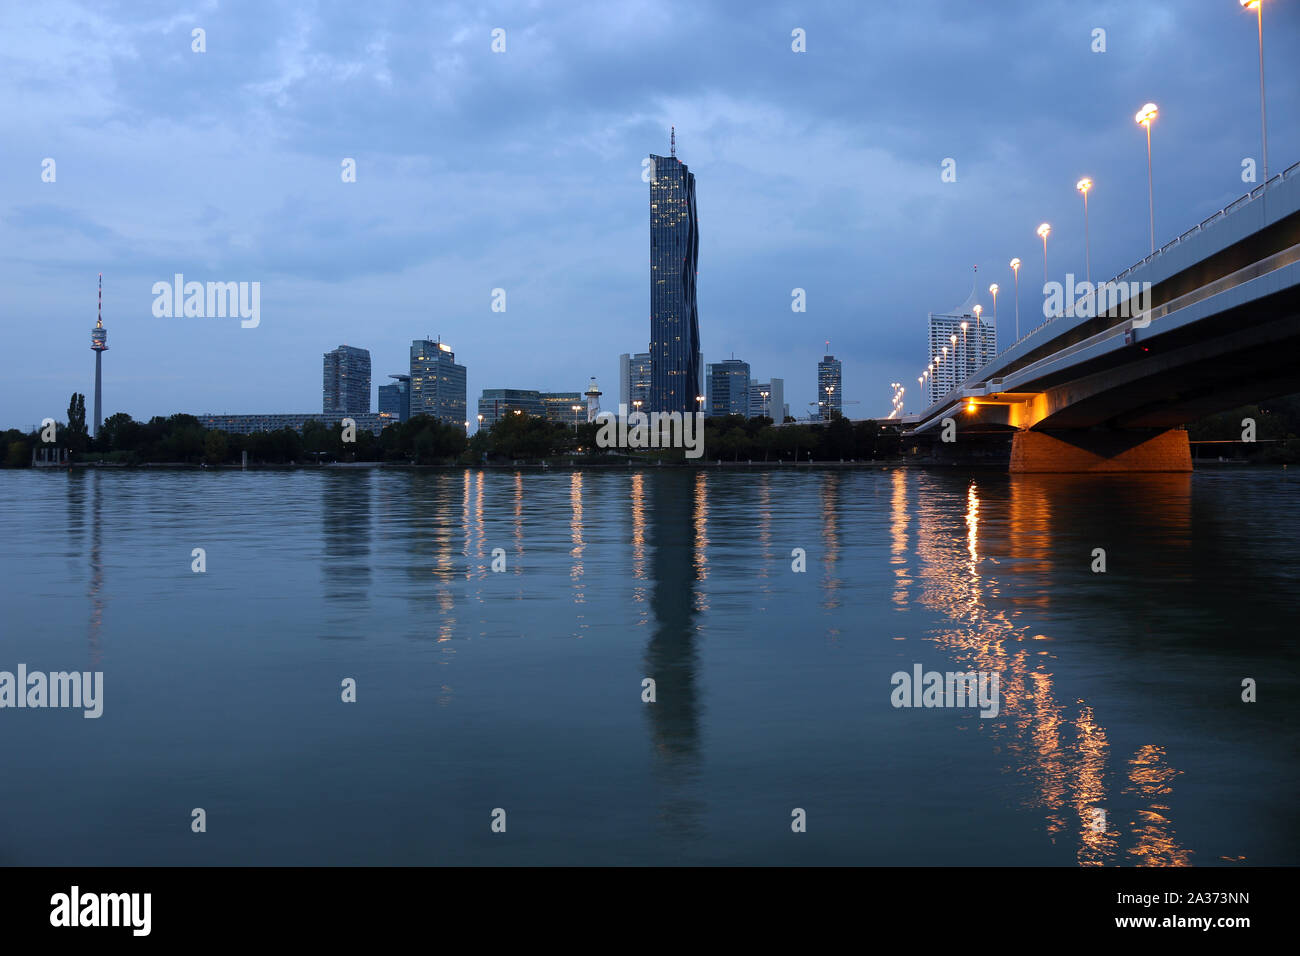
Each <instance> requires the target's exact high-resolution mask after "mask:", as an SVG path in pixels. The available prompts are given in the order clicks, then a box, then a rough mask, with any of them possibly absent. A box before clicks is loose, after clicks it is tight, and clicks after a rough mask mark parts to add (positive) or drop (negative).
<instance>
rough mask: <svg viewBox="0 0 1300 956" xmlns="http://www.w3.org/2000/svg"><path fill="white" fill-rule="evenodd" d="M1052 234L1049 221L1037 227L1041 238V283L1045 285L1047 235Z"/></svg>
mask: <svg viewBox="0 0 1300 956" xmlns="http://www.w3.org/2000/svg"><path fill="white" fill-rule="evenodd" d="M1051 234H1052V226H1051V224H1050V223H1046V222H1045V223H1043V224H1042V225H1041V226H1039V227H1038V235H1039V237H1040V238H1041V239H1042V240H1043V285H1047V237H1048V236H1050V235H1051Z"/></svg>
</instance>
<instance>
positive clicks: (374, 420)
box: [194, 412, 397, 435]
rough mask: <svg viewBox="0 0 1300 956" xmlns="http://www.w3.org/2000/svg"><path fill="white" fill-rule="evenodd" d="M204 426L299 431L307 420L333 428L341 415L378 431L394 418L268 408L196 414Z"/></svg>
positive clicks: (232, 432) (359, 426) (247, 431)
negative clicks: (244, 412)
mask: <svg viewBox="0 0 1300 956" xmlns="http://www.w3.org/2000/svg"><path fill="white" fill-rule="evenodd" d="M194 417H195V418H197V419H198V420H199V424H201V425H202V426H203V427H204V428H211V429H217V430H219V431H223V432H226V433H227V434H230V435H251V434H253V432H275V431H279V430H280V429H282V428H292V429H293V430H294V431H296V432H299V433H301V432H302V428H303V426H304V425H306V424H307V423H308V422H319V423H320V424H322V425H325V426H327V427H329V428H333V427H334V426H335V425H337V424H338V423H339V422H340V421H341V420H342V419H344V418H351V419H352V420H353V421H354V422H356V424H357V431H368V432H370V433H371V434H373V435H378V434H379V433H380V432H381V431H383V430H384V428H385V427H386V426H388V425H391V424H393V423H394V422H396V421H397V419H396V418H390V417H389V416H387V415H384V414H382V413H379V414H376V413H373V412H368V413H360V412H358V413H357V414H355V415H337V414H331V415H326V414H324V413H323V412H322V413H318V412H271V413H268V414H264V415H215V414H211V413H209V414H206V415H195V416H194Z"/></svg>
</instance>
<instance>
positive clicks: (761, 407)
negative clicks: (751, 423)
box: [749, 378, 785, 425]
mask: <svg viewBox="0 0 1300 956" xmlns="http://www.w3.org/2000/svg"><path fill="white" fill-rule="evenodd" d="M764 392H766V393H767V397H766V398H765V397H764V396H763V393H764ZM749 417H750V418H770V419H772V421H774V422H776V423H777V424H778V425H779V424H781V423H782V422H783V421H785V379H780V378H774V379H772V381H770V382H752V383H750V386H749Z"/></svg>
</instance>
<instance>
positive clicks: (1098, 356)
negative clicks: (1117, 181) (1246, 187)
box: [904, 163, 1300, 472]
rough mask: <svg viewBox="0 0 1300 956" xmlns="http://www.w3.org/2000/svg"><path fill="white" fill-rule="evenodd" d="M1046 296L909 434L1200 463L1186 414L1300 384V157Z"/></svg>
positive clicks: (1087, 459) (1119, 459)
mask: <svg viewBox="0 0 1300 956" xmlns="http://www.w3.org/2000/svg"><path fill="white" fill-rule="evenodd" d="M1045 298H1046V295H1045ZM1049 306H1050V307H1048V306H1045V308H1044V312H1045V313H1047V312H1050V313H1051V316H1050V317H1049V318H1047V319H1046V321H1044V322H1043V323H1042V324H1041V325H1039V326H1038V327H1037V328H1034V329H1032V330H1030V331H1029V332H1028V333H1026V334H1025V335H1024V336H1022V337H1021V339H1020V340H1019V341H1018V342H1016V343H1015V344H1013V345H1012V346H1010V347H1009V348H1007V349H1004V350H1003V351H1002V352H1001V353H999V354H998V355H997V356H996V357H995V358H993V359H992V360H991V361H989V362H988V363H987V364H986V365H985V366H984V367H983V368H980V369H978V370H977V371H976V372H974V373H973V374H972V375H971V376H970V377H969V378H967V379H966V380H965V381H963V382H961V383H960V384H959V385H958V386H957V387H955V388H954V389H952V391H950V392H949V393H948V394H946V395H944V396H943V397H942V398H940V399H939V400H938V401H937V402H935V403H934V404H933V405H931V406H930V407H929V408H927V409H925V410H924V411H923V412H921V413H920V414H919V415H917V416H916V418H915V422H914V424H912V425H911V427H910V429H906V430H905V431H904V434H905V435H911V436H915V437H917V438H921V437H922V436H926V437H929V438H939V439H940V440H944V441H953V440H955V441H957V442H960V441H961V437H962V436H963V435H965V436H967V437H971V436H975V435H983V436H985V437H991V436H992V435H994V434H997V433H1001V434H1003V435H1010V436H1011V442H1012V446H1011V470H1012V471H1017V472H1049V471H1056V472H1074V471H1190V470H1191V468H1192V464H1191V454H1190V450H1189V447H1188V441H1187V433H1186V431H1184V430H1182V429H1181V428H1180V427H1178V426H1182V425H1184V424H1186V423H1188V422H1190V421H1195V420H1197V419H1199V418H1202V417H1204V416H1206V415H1210V414H1214V413H1216V412H1221V411H1225V410H1227V409H1231V408H1235V407H1237V406H1239V405H1244V404H1249V403H1252V402H1258V401H1262V400H1264V399H1268V398H1273V397H1276V396H1278V395H1285V394H1290V393H1293V392H1298V391H1300V163H1296V164H1295V165H1293V166H1291V167H1290V168H1288V169H1287V170H1286V171H1285V172H1282V173H1279V174H1277V175H1276V176H1274V177H1272V178H1271V179H1270V180H1268V181H1267V182H1265V183H1261V184H1260V185H1258V186H1256V187H1255V188H1254V189H1253V190H1251V191H1250V192H1249V193H1247V194H1246V195H1244V196H1242V197H1241V198H1239V199H1237V200H1236V201H1235V202H1233V203H1231V204H1230V205H1228V206H1226V207H1224V208H1223V209H1221V210H1219V211H1218V212H1216V213H1215V214H1214V215H1213V216H1210V217H1209V218H1208V219H1206V220H1205V221H1204V222H1201V223H1199V224H1197V225H1196V226H1193V227H1192V228H1191V229H1189V230H1187V231H1186V232H1184V233H1183V234H1182V235H1180V236H1179V237H1178V238H1176V239H1174V240H1172V241H1171V242H1169V243H1167V244H1166V245H1164V246H1163V247H1161V248H1160V249H1159V250H1157V251H1156V252H1153V253H1152V254H1151V255H1149V256H1147V257H1146V258H1145V259H1143V260H1142V261H1141V262H1138V263H1136V264H1135V265H1133V266H1131V267H1130V268H1128V269H1125V270H1124V272H1122V273H1120V274H1119V275H1118V276H1116V277H1115V278H1114V279H1111V280H1110V281H1109V282H1107V283H1101V284H1099V285H1098V287H1097V289H1096V290H1093V291H1091V292H1089V291H1088V290H1086V289H1085V290H1084V294H1082V295H1074V294H1071V290H1070V289H1069V288H1067V289H1064V290H1062V292H1061V295H1060V296H1059V301H1054V302H1049Z"/></svg>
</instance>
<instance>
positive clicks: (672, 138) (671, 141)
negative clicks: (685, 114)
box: [668, 126, 677, 156]
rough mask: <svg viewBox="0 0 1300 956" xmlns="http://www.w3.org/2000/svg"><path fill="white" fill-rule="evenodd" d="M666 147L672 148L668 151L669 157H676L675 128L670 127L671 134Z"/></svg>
mask: <svg viewBox="0 0 1300 956" xmlns="http://www.w3.org/2000/svg"><path fill="white" fill-rule="evenodd" d="M668 145H669V146H670V147H672V148H671V149H670V150H669V155H670V156H676V155H677V127H676V126H674V127H672V133H671V134H670V136H669V140H668Z"/></svg>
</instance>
